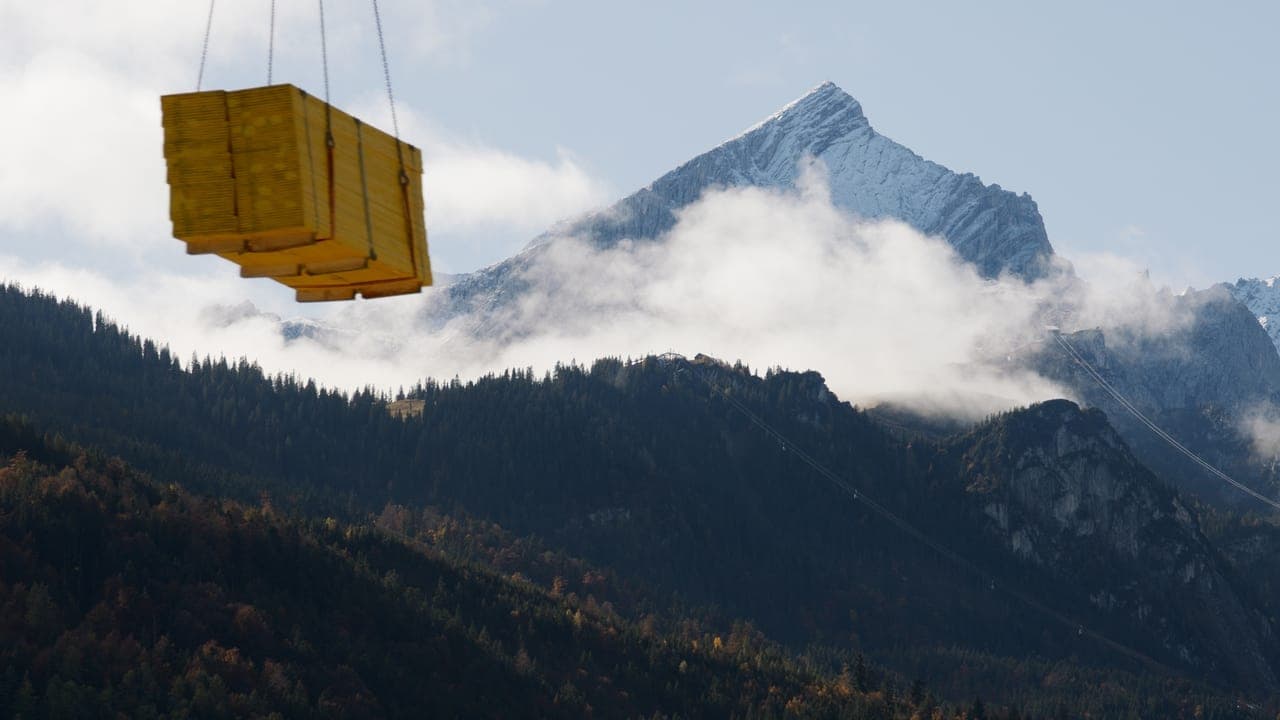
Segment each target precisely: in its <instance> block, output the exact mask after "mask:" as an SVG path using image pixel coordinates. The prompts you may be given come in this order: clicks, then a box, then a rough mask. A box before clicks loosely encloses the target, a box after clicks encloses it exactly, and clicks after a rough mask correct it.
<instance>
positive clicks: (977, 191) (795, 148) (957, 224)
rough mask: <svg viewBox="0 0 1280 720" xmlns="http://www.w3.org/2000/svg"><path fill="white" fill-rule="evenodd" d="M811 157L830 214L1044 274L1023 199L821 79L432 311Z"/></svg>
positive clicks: (993, 264)
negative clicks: (927, 154)
mask: <svg viewBox="0 0 1280 720" xmlns="http://www.w3.org/2000/svg"><path fill="white" fill-rule="evenodd" d="M807 158H815V159H817V160H819V161H821V162H822V163H823V164H824V165H825V166H826V168H827V171H828V181H829V184H830V188H831V195H832V200H833V202H834V203H835V204H836V205H837V206H838V207H841V208H843V209H846V210H849V211H850V212H853V213H855V214H857V215H859V216H861V217H864V218H867V219H882V218H885V219H897V220H901V221H903V222H906V223H907V224H909V225H912V226H914V227H915V228H916V229H918V230H920V231H922V232H924V233H926V234H929V235H937V236H941V237H943V238H944V239H946V241H947V242H949V243H951V245H952V246H954V247H955V249H956V251H957V252H958V253H959V255H960V256H961V257H963V258H964V259H965V260H968V261H969V262H972V263H973V264H974V265H976V266H977V268H978V269H979V271H980V272H981V273H982V274H983V275H985V276H988V277H994V276H997V275H999V274H1001V273H1003V272H1006V271H1007V272H1011V273H1013V274H1015V275H1018V276H1021V277H1023V278H1027V279H1031V278H1035V277H1039V276H1041V275H1043V274H1044V273H1045V272H1046V271H1047V262H1046V261H1047V259H1048V258H1049V257H1050V256H1051V255H1052V254H1053V248H1052V247H1051V246H1050V244H1049V240H1048V237H1047V235H1046V233H1045V228H1044V221H1043V220H1042V219H1041V217H1040V213H1039V210H1038V209H1037V207H1036V204H1035V201H1033V200H1032V199H1031V197H1030V196H1029V195H1026V194H1022V195H1017V194H1014V193H1012V192H1009V191H1006V190H1004V189H1002V188H1001V187H1000V186H999V185H985V184H983V182H982V181H981V180H980V179H978V178H977V177H976V176H974V175H972V174H968V173H965V174H959V173H955V172H952V171H951V170H948V169H947V168H945V167H943V166H941V165H939V164H937V163H934V162H930V161H928V160H925V159H924V158H922V157H920V156H919V155H916V154H915V153H914V152H912V151H911V150H909V149H907V148H906V147H903V146H902V145H899V144H898V143H896V142H894V141H893V140H890V139H889V138H887V137H885V136H883V135H881V134H879V133H878V132H876V131H875V129H874V128H872V127H871V123H870V122H868V121H867V118H866V116H865V115H863V112H862V106H861V105H860V104H859V103H858V101H857V100H855V99H853V98H852V97H851V96H850V95H849V94H848V93H846V92H845V91H843V90H841V89H840V88H839V87H837V86H836V85H834V84H832V83H829V82H828V83H823V84H822V85H819V86H818V87H816V88H814V89H813V90H812V91H810V92H809V93H808V94H806V95H805V96H803V97H801V98H800V99H799V100H796V101H795V102H793V103H791V104H790V105H787V106H786V107H785V108H783V109H782V110H781V111H779V112H778V113H776V114H775V115H773V116H772V117H769V118H768V119H766V120H764V121H763V122H761V123H759V124H757V125H755V126H753V127H751V128H750V129H748V130H747V131H746V132H744V133H742V134H741V135H739V136H737V137H735V138H733V139H731V140H729V141H728V142H725V143H723V144H721V145H720V146H718V147H716V148H714V149H712V150H710V151H708V152H706V153H704V154H702V155H699V156H698V157H696V158H694V159H692V160H690V161H689V162H687V163H685V164H683V165H681V166H680V167H678V168H676V169H675V170H672V171H671V172H669V173H667V174H666V175H663V176H662V177H661V178H658V179H657V180H655V181H654V182H653V183H651V184H650V185H648V186H647V187H644V188H642V189H640V190H639V191H637V192H635V193H634V194H632V195H630V196H628V197H626V198H624V199H622V200H620V201H619V202H617V203H616V204H614V205H613V206H612V207H609V208H605V209H603V210H601V211H597V212H593V213H589V214H587V215H585V216H583V217H581V218H578V219H576V220H572V221H569V222H564V223H560V224H559V225H557V226H556V227H554V228H552V229H551V230H549V231H548V232H546V233H544V234H543V235H541V236H539V237H538V238H536V239H534V240H533V241H532V242H531V243H530V244H529V246H528V247H526V248H525V250H524V251H522V252H521V253H520V254H519V255H516V256H515V257H512V258H509V259H508V260H505V261H503V262H500V263H497V264H495V265H492V266H490V267H487V268H484V269H482V270H479V271H477V272H475V273H472V274H470V275H467V276H461V277H459V278H458V280H457V282H455V283H454V284H453V285H452V286H451V287H450V288H449V291H448V293H447V294H448V298H447V301H446V302H444V303H440V304H439V305H437V306H436V309H435V310H434V311H433V313H432V314H440V313H443V314H444V315H453V314H456V313H460V312H464V311H467V310H480V311H481V312H483V309H484V308H485V307H490V308H492V307H496V306H498V305H501V304H503V303H505V302H510V301H512V300H514V299H517V297H518V295H519V293H520V289H521V288H520V286H519V282H518V277H519V274H520V273H519V272H518V271H519V269H520V268H521V267H523V266H525V264H526V263H528V262H529V261H530V258H531V257H532V256H533V255H535V254H537V253H538V252H539V251H540V250H541V249H542V248H543V247H544V246H546V245H548V244H550V243H554V242H555V241H556V239H557V238H561V237H568V236H574V237H578V238H585V239H587V240H589V241H590V242H592V243H593V244H595V245H596V246H598V247H602V248H604V247H610V246H612V245H614V244H616V243H618V242H621V241H623V240H633V241H644V240H652V239H655V238H658V237H660V236H661V235H662V234H663V233H664V232H666V231H668V230H670V229H671V228H672V227H673V226H674V225H675V223H676V213H677V212H678V211H679V210H680V209H681V208H683V207H685V206H687V205H689V204H690V203H693V202H695V201H696V200H698V199H699V198H700V197H701V196H702V195H703V193H705V192H706V191H708V190H711V189H715V188H725V187H750V186H754V187H766V188H793V187H795V186H796V184H797V181H798V180H799V179H800V177H799V176H800V173H801V172H802V165H803V164H804V162H805V160H806V159H807ZM433 320H435V321H436V322H438V321H439V320H440V318H438V317H437V318H433Z"/></svg>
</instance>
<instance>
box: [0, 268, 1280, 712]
mask: <svg viewBox="0 0 1280 720" xmlns="http://www.w3.org/2000/svg"><path fill="white" fill-rule="evenodd" d="M405 395H406V396H407V397H408V398H410V399H413V400H416V401H419V402H417V403H414V404H413V405H414V406H415V407H419V406H420V408H421V411H420V412H410V413H396V412H392V411H391V406H392V404H393V403H394V401H396V400H397V398H392V397H386V396H383V395H381V394H379V393H378V392H376V391H364V392H358V393H355V394H353V395H348V394H344V393H340V392H334V391H331V390H327V389H324V388H320V387H317V386H316V385H315V383H313V382H311V381H309V380H307V379H305V378H295V377H270V376H267V375H265V374H264V373H263V372H262V371H261V370H260V369H259V368H257V367H255V366H253V365H251V364H249V363H246V362H244V361H236V360H224V359H209V358H182V359H179V358H175V357H173V356H172V355H171V354H170V352H169V351H168V350H167V349H166V348H163V347H157V346H156V345H155V344H153V343H151V342H149V341H147V340H144V339H140V338H137V337H135V336H133V335H131V334H130V333H129V332H128V331H127V330H126V329H124V328H121V327H119V326H117V325H115V324H114V323H112V322H111V321H110V320H109V319H108V318H105V317H102V316H100V315H95V314H94V313H93V312H92V311H91V310H89V309H86V308H83V307H80V306H77V305H75V304H73V303H68V302H63V301H58V300H56V299H54V298H50V297H46V296H43V295H41V294H39V293H31V292H26V291H23V290H21V289H19V288H14V287H7V288H3V289H0V415H3V416H4V417H5V419H4V420H3V422H0V468H2V469H0V608H3V611H2V612H0V715H3V716H6V717H8V716H12V717H27V718H45V717H48V718H54V717H104V718H105V717H175V718H176V717H264V718H265V717H495V718H496V717H543V716H550V717H585V716H593V717H708V718H713V717H715V718H718V717H739V718H747V717H795V718H805V717H832V718H836V717H840V718H846V717H847V718H913V717H919V718H934V717H938V718H981V717H990V718H1014V717H1017V718H1027V717H1036V718H1059V717H1186V718H1207V717H1275V715H1276V712H1277V711H1278V710H1280V707H1277V706H1276V702H1275V700H1274V698H1275V697H1276V693H1275V692H1274V690H1275V687H1276V686H1275V678H1274V675H1270V676H1269V675H1268V673H1269V671H1270V668H1273V667H1280V642H1278V641H1277V639H1276V636H1275V635H1274V634H1273V633H1272V630H1273V626H1274V623H1275V622H1276V616H1277V607H1276V600H1275V596H1274V593H1272V592H1270V590H1271V583H1270V581H1268V580H1266V578H1267V577H1275V575H1274V573H1269V572H1267V571H1268V570H1269V569H1271V565H1273V564H1274V563H1275V562H1276V561H1275V560H1274V559H1273V558H1275V557H1277V555H1276V554H1273V553H1266V552H1253V553H1244V552H1238V551H1237V550H1238V549H1239V548H1242V547H1246V546H1247V547H1251V548H1264V549H1265V548H1280V534H1278V533H1277V532H1276V531H1275V529H1274V527H1273V526H1272V525H1270V524H1269V523H1266V522H1263V521H1261V520H1260V519H1259V518H1257V517H1252V516H1247V515H1238V514H1234V513H1231V512H1228V511H1225V510H1216V509H1210V508H1206V507H1202V506H1200V505H1199V504H1197V503H1196V501H1195V499H1194V498H1180V497H1178V496H1177V495H1176V493H1175V492H1174V491H1173V490H1171V489H1169V488H1168V487H1167V485H1165V484H1163V483H1161V482H1160V480H1159V478H1157V477H1155V476H1153V475H1151V474H1150V473H1149V472H1148V471H1146V470H1145V469H1143V468H1141V467H1140V466H1130V465H1129V464H1128V463H1129V461H1128V460H1127V459H1126V458H1127V457H1128V456H1127V454H1126V451H1125V449H1124V448H1123V447H1119V446H1116V447H1113V446H1112V445H1113V444H1111V443H1110V441H1109V440H1107V438H1108V437H1109V435H1108V434H1107V433H1108V432H1109V430H1108V426H1107V421H1106V419H1105V417H1103V416H1102V415H1101V413H1097V412H1096V411H1080V410H1078V409H1076V408H1075V406H1074V405H1071V404H1069V403H1065V402H1062V403H1059V404H1046V406H1044V407H1038V408H1032V409H1029V410H1025V411H1016V412H1012V413H1007V414H1005V415H1002V416H999V417H993V418H990V419H988V420H987V421H986V422H984V423H980V424H978V425H977V426H975V427H973V428H969V429H966V430H963V431H961V432H957V433H955V434H949V435H945V436H941V437H939V436H937V435H936V434H935V433H925V432H921V433H917V432H913V430H912V428H910V427H902V426H901V425H900V424H898V423H894V424H892V425H890V424H885V423H882V422H880V421H878V420H877V419H876V417H875V416H873V415H870V414H868V413H865V412H862V411H860V410H859V409H857V408H854V407H851V406H850V405H848V404H846V403H843V402H841V401H840V400H839V399H838V398H836V397H835V396H833V395H832V394H831V393H830V391H829V390H828V389H827V388H826V386H825V384H824V383H823V380H822V378H821V377H820V376H819V375H817V374H816V373H797V372H783V371H768V372H765V373H763V374H754V373H752V372H751V371H750V370H749V369H748V368H743V367H738V366H730V365H724V364H721V363H718V362H716V361H712V360H710V359H705V358H698V359H695V360H693V361H688V360H684V359H682V358H674V357H664V358H656V357H651V358H644V359H638V360H623V359H603V360H599V361H597V362H595V363H593V364H592V365H590V366H589V367H580V366H563V367H559V368H557V369H556V370H555V371H554V372H551V373H546V374H544V375H535V374H534V373H533V372H531V371H528V370H513V371H510V372H507V373H504V374H501V375H495V376H491V377H486V378H483V379H480V380H477V381H475V382H468V383H460V382H450V383H439V382H433V381H425V380H424V382H423V384H421V385H420V386H418V387H415V388H412V389H409V390H407V391H406V393H405ZM748 413H750V414H748ZM753 418H755V420H753ZM1059 418H1067V419H1066V420H1059ZM757 421H758V422H757ZM1059 422H1061V423H1062V427H1063V428H1065V430H1064V431H1063V432H1070V433H1073V437H1079V438H1083V439H1082V440H1081V441H1080V447H1082V448H1092V447H1094V446H1095V445H1096V446H1097V447H1099V448H1103V450H1099V451H1098V454H1097V456H1096V457H1092V456H1090V457H1085V456H1084V455H1081V453H1085V451H1084V450H1081V451H1080V452H1079V453H1077V454H1076V455H1073V456H1072V461H1073V462H1090V463H1094V464H1095V465H1099V466H1101V467H1103V468H1104V469H1105V470H1106V472H1108V473H1109V474H1110V476H1114V477H1117V478H1121V479H1122V480H1123V482H1124V483H1127V484H1125V485H1123V487H1124V488H1126V489H1125V492H1126V493H1128V495H1126V496H1124V497H1129V498H1139V497H1140V498H1143V499H1144V500H1143V502H1150V503H1152V504H1153V507H1157V508H1165V507H1168V508H1172V509H1171V510H1169V513H1168V515H1169V517H1170V518H1173V517H1175V516H1177V515H1178V513H1177V512H1176V511H1178V510H1179V509H1181V510H1183V511H1185V513H1186V514H1188V515H1190V516H1192V517H1191V519H1189V520H1178V521H1177V522H1175V521H1173V520H1169V521H1168V522H1165V523H1163V524H1161V523H1155V524H1151V525H1150V526H1143V527H1141V528H1138V529H1137V530H1134V532H1136V533H1139V534H1140V536H1141V537H1142V538H1143V541H1144V543H1148V544H1149V545H1151V546H1154V547H1164V546H1168V547H1170V548H1173V549H1171V550H1170V553H1172V554H1173V555H1174V556H1176V558H1180V559H1181V561H1182V562H1183V564H1186V563H1192V564H1195V563H1198V564H1199V565H1197V567H1199V566H1204V567H1205V568H1207V570H1205V571H1204V572H1206V573H1210V572H1211V573H1212V574H1211V575H1206V576H1207V577H1212V578H1213V580H1212V583H1210V584H1212V585H1213V588H1212V591H1213V592H1217V593H1229V597H1230V598H1231V601H1232V603H1234V604H1233V605H1232V607H1236V606H1238V607H1239V612H1238V615H1239V618H1235V617H1234V616H1233V617H1232V618H1228V619H1227V620H1221V619H1218V618H1213V617H1210V615H1211V613H1209V611H1208V610H1207V609H1206V608H1207V607H1208V606H1206V605H1204V604H1203V603H1200V602H1199V601H1198V600H1196V599H1195V597H1193V598H1192V599H1187V598H1186V597H1183V596H1180V595H1179V594H1178V593H1177V592H1171V591H1169V588H1170V587H1173V585H1170V584H1169V583H1171V582H1173V581H1171V580H1169V574H1168V573H1165V572H1157V571H1156V570H1155V569H1153V567H1154V566H1153V564H1152V563H1153V561H1151V560H1150V559H1149V558H1148V557H1146V556H1143V555H1140V554H1135V555H1133V556H1132V557H1130V556H1126V555H1125V554H1124V553H1117V551H1116V550H1115V548H1114V547H1113V546H1112V545H1107V544H1105V543H1104V542H1103V541H1102V537H1103V535H1102V534H1101V533H1099V534H1095V535H1090V536H1089V537H1087V538H1084V539H1082V540H1078V542H1077V543H1076V544H1073V545H1070V546H1069V547H1068V546H1067V545H1055V544H1054V543H1057V542H1060V537H1059V535H1053V534H1052V533H1050V532H1049V530H1048V529H1046V528H1047V527H1048V526H1046V525H1044V522H1045V521H1042V520H1040V519H1037V518H1036V517H1032V516H1031V515H1029V514H1024V515H1025V516H1016V512H1015V511H1014V510H1012V509H1009V510H1007V511H1005V510H1000V509H999V508H1005V507H1006V505H1008V507H1009V508H1012V507H1013V505H1012V504H1010V503H1011V502H1012V501H1008V502H1006V501H1005V500H1004V499H1003V498H1005V497H1006V496H1005V495H1002V494H1001V493H1009V495H1008V496H1009V497H1013V496H1014V495H1016V488H1012V489H1011V488H1009V487H1008V486H1009V485H1010V483H1011V482H1012V480H1011V479H1010V478H1012V477H1015V475H1014V474H1013V470H1014V469H1015V467H1014V466H1015V465H1017V462H1015V460H1014V459H1015V458H1026V457H1033V456H1037V455H1036V453H1041V454H1043V448H1041V447H1039V446H1038V445H1037V443H1039V442H1040V440H1039V438H1042V437H1044V436H1046V434H1047V435H1048V436H1049V437H1053V436H1054V432H1057V431H1058V426H1057V425H1054V426H1053V427H1051V428H1049V429H1050V430H1052V432H1047V433H1046V429H1045V427H1044V424H1045V423H1059ZM762 425H763V426H764V427H767V428H769V429H770V431H772V432H773V433H776V435H775V434H770V432H767V431H765V430H764V429H762ZM1059 434H1060V433H1059ZM1099 438H1101V439H1100V440H1099ZM1095 441H1096V442H1095ZM1019 462H1020V461H1019ZM815 468H822V469H823V470H827V471H829V472H830V473H831V475H833V476H835V477H837V478H839V479H840V480H841V481H842V482H844V483H846V484H847V485H848V486H850V487H855V488H857V491H858V492H860V493H861V494H862V495H861V496H859V497H853V496H852V495H851V494H850V493H849V492H848V491H847V490H845V489H842V488H841V487H840V486H839V484H838V483H835V482H833V481H832V480H831V479H830V478H828V477H826V476H825V475H824V474H823V472H822V471H820V470H817V469H815ZM866 499H872V501H873V502H874V505H870V504H868V503H867V502H864V500H866ZM1121 499H1122V500H1123V498H1121ZM1117 502H1120V500H1117ZM1126 502H1127V500H1126ZM1135 502H1136V501H1135ZM992 508H997V509H996V510H992ZM1001 513H1004V515H1002V514H1001ZM1005 516H1009V517H1013V519H1012V520H1010V519H1009V518H1008V517H1005ZM1001 517H1005V519H1004V520H1000V518H1001ZM1179 517H1180V516H1179ZM892 518H899V519H902V520H903V525H899V524H895V522H894V521H893V519H892ZM1015 523H1023V526H1022V527H1024V529H1025V533H1024V534H1025V536H1026V537H1031V538H1034V539H1035V540H1034V542H1035V546H1034V547H1035V548H1036V550H1035V552H1034V553H1027V552H1025V551H1022V550H1019V549H1018V548H1021V547H1023V545H1015V546H1010V545H1009V544H1008V543H1007V542H1005V540H1004V537H1005V536H1003V535H1001V532H1000V529H1001V528H1006V527H1007V528H1012V527H1013V524H1015ZM1036 523H1040V524H1039V525H1037V524H1036ZM1063 532H1065V531H1063ZM913 533H918V534H919V536H917V535H916V534H913ZM1037 533H1038V534H1037ZM1055 538H1059V539H1055ZM1019 542H1021V541H1019ZM1063 542H1065V541H1063ZM1081 543H1083V544H1081ZM1089 543H1096V545H1091V544H1089ZM939 548H943V550H941V551H940V550H939ZM1063 548H1068V549H1063ZM1081 548H1083V549H1081ZM957 558H958V559H959V560H957ZM1048 558H1052V560H1053V561H1052V562H1050V561H1048V560H1047V559H1048ZM1099 588H1116V589H1115V590H1114V592H1113V593H1111V595H1110V596H1109V597H1110V599H1108V600H1107V601H1106V602H1102V601H1099V600H1098V598H1099V597H1103V596H1101V595H1099V593H1100V592H1102V591H1101V590H1099ZM1120 588H1123V590H1121V589H1120ZM1134 588H1137V589H1134ZM1108 592H1110V591H1108ZM1204 592H1209V591H1208V590H1205V591H1204ZM1125 593H1131V594H1129V595H1126V594H1125ZM1196 597H1198V596H1196ZM1214 597H1218V596H1214ZM1130 598H1132V600H1130ZM1129 602H1132V603H1133V607H1134V608H1138V607H1140V608H1141V610H1142V612H1141V617H1142V618H1146V620H1142V621H1135V620H1134V619H1133V618H1134V617H1137V615H1134V614H1132V613H1131V612H1129V606H1128V605H1126V603H1129ZM1224 622H1235V623H1237V624H1236V625H1234V626H1232V627H1249V628H1254V629H1256V630H1257V633H1256V635H1257V641H1256V648H1252V646H1251V649H1250V650H1249V653H1250V654H1249V657H1248V658H1247V659H1243V660H1242V659H1241V658H1240V655H1241V652H1242V651H1241V650H1240V648H1238V647H1236V646H1235V644H1234V643H1233V642H1231V639H1230V638H1225V637H1223V636H1222V634H1221V633H1219V632H1218V631H1217V630H1216V629H1215V628H1218V627H1219V626H1220V624H1221V623H1224ZM1215 623H1218V624H1215Z"/></svg>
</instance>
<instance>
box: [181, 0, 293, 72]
mask: <svg viewBox="0 0 1280 720" xmlns="http://www.w3.org/2000/svg"><path fill="white" fill-rule="evenodd" d="M273 1H274V0H273ZM215 2H217V0H209V19H208V20H206V21H205V24H204V44H203V45H201V47H200V72H199V73H198V74H197V75H196V92H200V86H201V85H203V84H204V63H205V60H207V59H208V57H209V33H210V32H211V31H212V30H213V5H214V3H215Z"/></svg>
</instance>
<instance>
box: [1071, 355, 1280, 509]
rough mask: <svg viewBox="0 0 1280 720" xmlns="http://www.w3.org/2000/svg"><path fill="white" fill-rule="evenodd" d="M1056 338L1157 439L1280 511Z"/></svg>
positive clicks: (1268, 499) (1217, 476) (1210, 472)
mask: <svg viewBox="0 0 1280 720" xmlns="http://www.w3.org/2000/svg"><path fill="white" fill-rule="evenodd" d="M1054 338H1055V339H1056V340H1057V341H1058V345H1059V346H1060V347H1062V349H1063V350H1065V351H1066V352H1067V354H1068V355H1070V356H1071V358H1072V359H1073V360H1075V362H1076V363H1077V364H1079V365H1080V367H1082V368H1084V370H1085V372H1087V373H1088V374H1089V376H1090V377H1092V378H1093V379H1094V380H1095V381H1097V383H1098V385H1100V386H1101V387H1102V389H1103V390H1105V391H1107V394H1109V395H1110V396H1111V397H1112V398H1115V401H1116V402H1118V403H1120V406H1121V407H1123V408H1124V409H1126V410H1128V411H1129V412H1130V413H1131V414H1132V415H1133V416H1134V417H1135V418H1137V419H1138V421H1139V422H1141V423H1142V424H1143V425H1145V426H1146V427H1147V429H1149V430H1151V432H1153V433H1155V435H1156V437H1158V438H1160V439H1161V440H1164V441H1165V442H1167V443H1169V445H1171V446H1172V447H1173V448H1174V449H1175V450H1177V451H1178V452H1180V453H1182V454H1183V455H1185V456H1187V458H1189V459H1190V460H1191V461H1192V462H1194V463H1195V464H1197V465H1199V466H1200V467H1201V468H1204V470H1205V471H1207V472H1208V473H1209V474H1210V475H1213V476H1214V477H1216V478H1218V479H1220V480H1222V481H1224V482H1226V483H1228V484H1230V485H1231V486H1233V487H1235V488H1236V489H1238V490H1240V491H1241V492H1244V493H1246V494H1248V495H1249V496H1251V497H1253V498H1255V499H1257V500H1258V501H1260V502H1263V503H1265V504H1267V505H1269V506H1271V507H1272V508H1273V509H1275V510H1280V503H1278V502H1276V501H1275V500H1272V499H1271V498H1269V497H1267V496H1266V495H1263V494H1262V493H1260V492H1258V491H1257V490H1254V489H1253V488H1251V487H1249V486H1248V485H1245V484H1244V483H1242V482H1240V481H1238V480H1236V479H1235V478H1233V477H1231V476H1230V475H1228V474H1226V473H1225V472H1223V471H1221V470H1219V469H1218V468H1217V467H1215V466H1213V465H1211V464H1210V463H1209V462H1208V461H1207V460H1205V459H1204V458H1202V457H1200V456H1199V455H1197V454H1196V453H1195V452H1193V451H1191V450H1190V449H1188V448H1187V446H1185V445H1183V444H1182V443H1180V442H1178V441H1177V440H1176V439H1174V438H1173V436H1172V435H1170V434H1169V433H1167V432H1165V431H1164V429H1163V428H1161V427H1160V426H1159V425H1156V424H1155V422H1153V421H1152V420H1151V419H1150V418H1148V417H1147V416H1146V415H1145V414H1144V413H1143V412H1142V411H1141V410H1139V409H1138V408H1137V407H1136V406H1134V404H1133V403H1131V402H1129V400H1128V399H1127V398H1126V397H1125V396H1124V395H1123V394H1122V393H1121V392H1120V391H1119V390H1117V389H1116V388H1115V386H1113V385H1112V384H1111V383H1109V382H1107V380H1106V378H1104V377H1103V376H1102V373H1100V372H1098V371H1097V369H1095V368H1094V367H1093V366H1092V365H1090V364H1089V362H1088V361H1087V360H1085V359H1084V357H1083V356H1082V355H1081V354H1080V352H1079V351H1078V350H1076V348H1075V347H1074V346H1073V345H1072V344H1071V343H1070V342H1068V341H1067V339H1066V338H1064V337H1063V336H1062V334H1061V333H1054Z"/></svg>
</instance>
